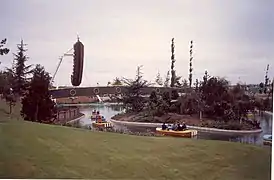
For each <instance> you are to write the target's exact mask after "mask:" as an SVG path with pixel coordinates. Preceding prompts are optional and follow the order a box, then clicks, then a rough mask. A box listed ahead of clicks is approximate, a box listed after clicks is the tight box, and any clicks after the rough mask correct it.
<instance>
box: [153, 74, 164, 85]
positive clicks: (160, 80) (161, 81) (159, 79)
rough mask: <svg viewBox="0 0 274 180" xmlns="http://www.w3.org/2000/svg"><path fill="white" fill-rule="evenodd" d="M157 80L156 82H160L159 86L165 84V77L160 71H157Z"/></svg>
mask: <svg viewBox="0 0 274 180" xmlns="http://www.w3.org/2000/svg"><path fill="white" fill-rule="evenodd" d="M155 82H156V84H158V85H159V86H163V79H162V77H161V75H160V73H159V72H158V73H157V76H156V79H155Z"/></svg>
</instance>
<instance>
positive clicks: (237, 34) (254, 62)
mask: <svg viewBox="0 0 274 180" xmlns="http://www.w3.org/2000/svg"><path fill="white" fill-rule="evenodd" d="M273 7H274V1H273V0H263V1H259V0H195V1H193V0H138V1H137V0H115V1H113V0H77V1H76V0H24V1H23V0H1V16H0V20H1V27H0V39H4V38H8V45H7V46H8V47H9V48H10V49H11V51H12V52H16V44H18V43H19V42H20V39H21V38H23V39H24V42H25V43H26V44H28V46H27V48H28V51H27V55H28V56H29V61H28V63H30V64H42V65H43V66H44V67H45V68H46V70H47V71H48V72H50V73H52V74H53V73H54V71H55V69H56V67H57V64H58V60H59V59H58V58H59V56H61V55H62V54H63V53H64V52H66V51H67V50H69V49H70V48H72V46H73V44H74V43H75V42H76V40H77V39H76V37H77V34H79V36H80V40H81V41H82V42H83V44H84V46H85V63H84V74H83V81H82V84H81V86H91V85H96V83H97V82H98V83H99V84H100V85H106V84H107V82H108V81H112V80H113V79H114V78H115V77H121V76H124V77H130V78H133V77H134V76H135V71H136V67H137V66H138V65H143V72H144V77H145V78H146V79H148V80H154V79H155V76H156V74H157V72H158V71H159V72H160V73H161V75H162V76H165V75H166V72H167V71H168V70H169V68H170V57H171V52H170V43H171V39H172V38H173V37H174V38H175V58H176V62H175V69H176V73H177V74H178V75H180V76H183V78H188V69H189V43H190V41H191V40H193V41H194V48H193V51H194V54H193V56H194V59H193V68H194V79H196V78H199V79H200V78H202V75H203V74H204V71H205V70H208V72H209V74H210V75H214V76H223V77H226V78H227V79H228V80H229V81H231V82H232V83H237V82H238V81H239V78H240V80H241V81H243V82H246V83H259V82H261V81H263V80H264V75H265V69H266V65H267V64H270V71H269V75H270V76H271V77H273V76H274V70H273V69H274V11H273ZM0 58H1V62H2V64H1V65H0V66H1V69H3V68H4V67H6V66H10V64H11V62H12V59H13V56H12V53H10V54H9V55H7V56H1V57H0ZM71 73H72V58H71V57H66V58H65V59H64V61H63V64H62V65H61V68H60V70H59V72H58V74H57V76H56V78H55V83H57V85H70V75H71Z"/></svg>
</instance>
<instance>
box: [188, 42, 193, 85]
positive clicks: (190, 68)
mask: <svg viewBox="0 0 274 180" xmlns="http://www.w3.org/2000/svg"><path fill="white" fill-rule="evenodd" d="M192 48H193V41H190V51H189V54H190V59H189V77H188V80H189V87H191V85H192V71H193V68H192V59H193V57H192Z"/></svg>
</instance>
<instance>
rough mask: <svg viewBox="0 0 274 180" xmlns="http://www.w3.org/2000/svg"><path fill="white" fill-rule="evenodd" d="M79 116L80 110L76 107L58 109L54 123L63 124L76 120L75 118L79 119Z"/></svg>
mask: <svg viewBox="0 0 274 180" xmlns="http://www.w3.org/2000/svg"><path fill="white" fill-rule="evenodd" d="M81 115H82V114H81V113H80V110H79V108H77V107H73V108H60V109H58V112H57V117H56V120H55V123H57V124H63V123H66V122H68V121H70V120H73V119H76V118H78V117H80V116H81Z"/></svg>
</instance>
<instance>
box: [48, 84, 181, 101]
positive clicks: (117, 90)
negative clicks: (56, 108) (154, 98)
mask: <svg viewBox="0 0 274 180" xmlns="http://www.w3.org/2000/svg"><path fill="white" fill-rule="evenodd" d="M153 90H154V91H156V92H157V93H162V92H170V93H171V91H172V90H177V91H178V93H185V92H186V89H184V88H170V87H145V88H143V89H142V90H141V94H142V95H148V94H150V93H151V92H152V91H153ZM125 92H126V86H98V87H71V88H64V89H51V90H50V93H51V95H52V98H54V99H56V98H66V97H74V96H90V97H93V96H96V95H99V96H105V95H122V94H124V93H125Z"/></svg>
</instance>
